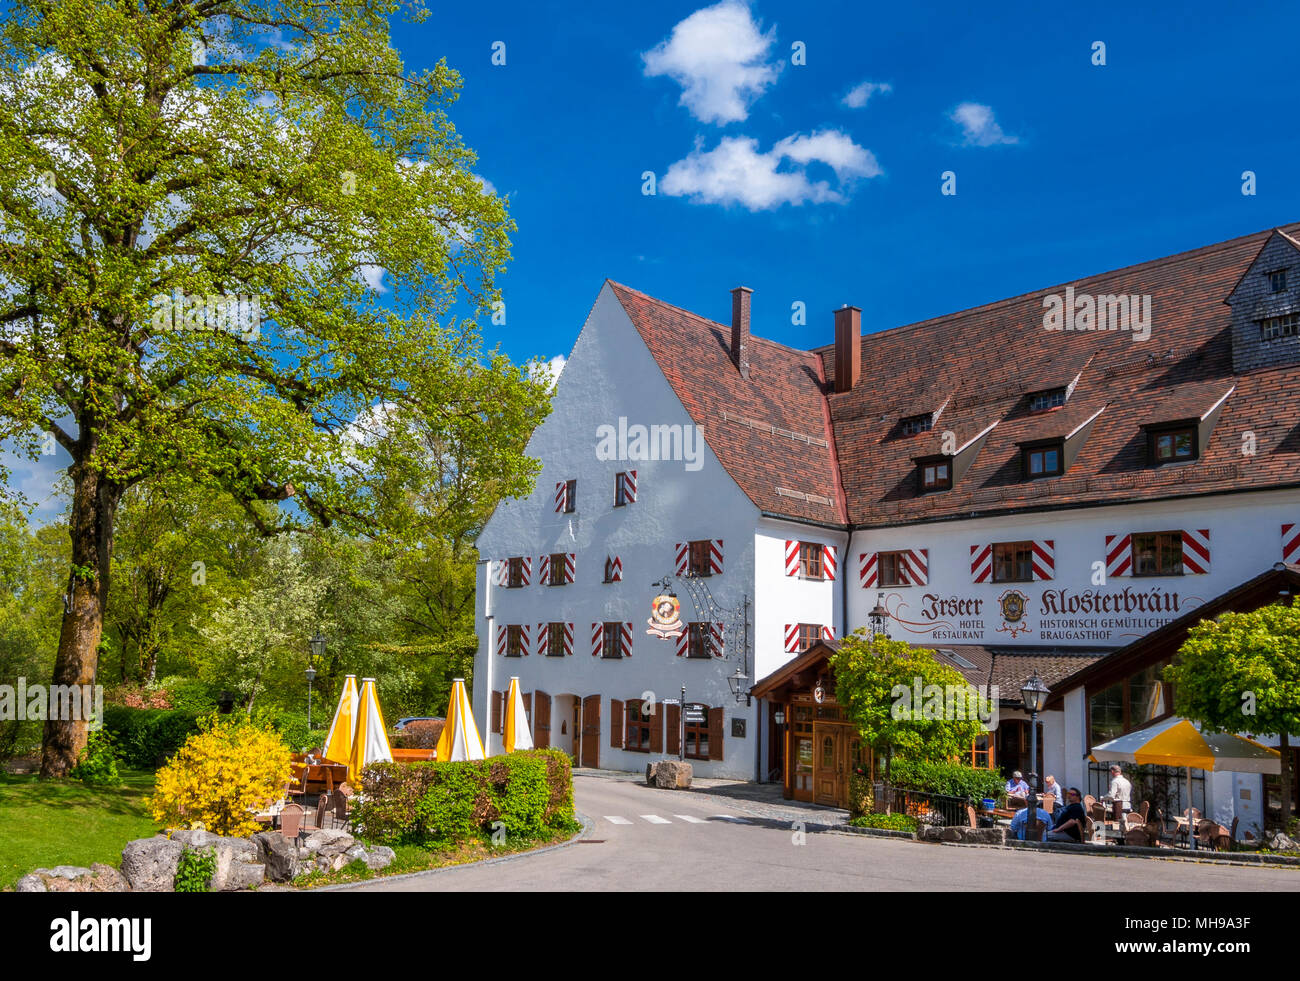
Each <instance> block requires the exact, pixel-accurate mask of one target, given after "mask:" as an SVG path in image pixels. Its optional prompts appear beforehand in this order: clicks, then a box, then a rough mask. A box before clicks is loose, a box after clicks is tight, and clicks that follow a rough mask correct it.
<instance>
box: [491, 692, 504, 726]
mask: <svg viewBox="0 0 1300 981" xmlns="http://www.w3.org/2000/svg"><path fill="white" fill-rule="evenodd" d="M504 697H505V693H504V692H499V691H494V692H493V693H492V731H493V732H500V731H501V703H502V701H503V700H504Z"/></svg>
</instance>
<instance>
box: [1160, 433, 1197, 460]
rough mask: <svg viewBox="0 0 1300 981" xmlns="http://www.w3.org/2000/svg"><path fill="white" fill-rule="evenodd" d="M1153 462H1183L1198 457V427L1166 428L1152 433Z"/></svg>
mask: <svg viewBox="0 0 1300 981" xmlns="http://www.w3.org/2000/svg"><path fill="white" fill-rule="evenodd" d="M1150 438H1151V462H1152V463H1155V464H1157V465H1159V464H1162V463H1181V462H1182V461H1184V460H1195V459H1196V427H1195V426H1184V427H1180V428H1178V429H1164V430H1160V431H1157V432H1153V433H1151V437H1150Z"/></svg>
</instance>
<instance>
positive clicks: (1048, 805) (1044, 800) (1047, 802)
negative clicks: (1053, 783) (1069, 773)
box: [1038, 794, 1056, 814]
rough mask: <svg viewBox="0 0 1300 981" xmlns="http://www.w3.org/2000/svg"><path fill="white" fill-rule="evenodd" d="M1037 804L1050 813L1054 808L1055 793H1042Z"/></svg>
mask: <svg viewBox="0 0 1300 981" xmlns="http://www.w3.org/2000/svg"><path fill="white" fill-rule="evenodd" d="M1038 806H1039V807H1041V808H1042V809H1043V810H1045V811H1046V812H1047V813H1048V814H1051V813H1052V812H1053V811H1055V810H1056V795H1055V794H1043V796H1042V797H1040V798H1039V800H1038Z"/></svg>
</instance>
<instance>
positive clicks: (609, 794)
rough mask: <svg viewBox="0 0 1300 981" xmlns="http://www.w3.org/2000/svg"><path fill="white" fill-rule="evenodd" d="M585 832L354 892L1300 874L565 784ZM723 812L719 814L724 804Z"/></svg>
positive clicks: (1287, 884) (1163, 883)
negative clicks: (940, 833) (841, 822)
mask: <svg viewBox="0 0 1300 981" xmlns="http://www.w3.org/2000/svg"><path fill="white" fill-rule="evenodd" d="M574 795H575V801H576V803H577V808H578V810H579V811H580V812H582V813H583V814H585V815H587V816H588V817H589V818H590V819H591V820H592V822H593V825H594V826H593V828H592V830H591V831H590V832H589V834H588V835H587V836H586V839H585V840H584V841H583V842H582V843H579V844H576V845H571V846H569V847H567V848H561V849H557V850H554V851H550V852H546V853H544V854H541V855H535V856H524V857H521V858H518V859H513V860H510V861H506V862H498V863H495V864H490V865H477V866H467V867H464V868H457V869H450V870H447V871H444V872H437V873H431V874H422V875H418V876H412V877H409V878H404V879H398V880H377V881H373V882H368V883H364V884H361V885H358V886H356V887H354V888H355V890H356V891H360V892H373V891H400V892H426V891H451V890H476V891H488V892H491V891H520V890H523V891H528V890H562V891H584V892H596V891H619V892H627V891H629V890H633V889H652V890H653V889H662V890H677V889H685V888H689V889H692V890H760V891H772V892H776V891H783V890H865V891H870V892H891V891H892V892H906V891H915V890H943V891H968V892H969V891H988V890H1018V889H1022V888H1024V886H1025V883H1026V882H1028V881H1039V882H1056V883H1058V884H1059V885H1060V886H1061V887H1062V888H1069V889H1073V890H1108V891H1120V892H1125V893H1127V892H1131V891H1133V890H1134V889H1135V887H1136V888H1139V889H1141V890H1143V891H1146V890H1153V891H1154V890H1177V891H1180V892H1198V891H1200V892H1216V891H1226V890H1247V891H1300V870H1294V869H1278V868H1248V867H1232V866H1222V865H1212V864H1209V863H1206V864H1199V863H1196V864H1193V863H1189V862H1170V861H1153V860H1147V859H1137V858H1101V857H1095V856H1086V855H1065V854H1057V853H1038V854H1034V853H1026V852H1022V851H1012V850H1009V849H1008V850H1002V849H995V848H970V847H965V848H963V847H954V846H945V845H929V844H921V843H919V842H913V841H906V840H897V839H886V838H874V837H865V836H862V835H850V834H844V833H836V832H812V831H809V832H806V833H805V834H804V836H803V844H796V841H797V840H798V835H797V834H796V833H795V831H794V830H793V829H792V826H791V824H790V823H789V822H786V821H777V820H771V819H765V818H762V817H758V816H756V814H755V811H757V810H761V809H742V807H743V805H741V806H736V802H729V801H727V800H726V799H725V798H720V799H716V800H711V799H709V798H708V797H705V796H704V795H701V794H694V793H690V794H686V793H675V792H673V791H667V790H653V789H651V788H649V787H646V786H644V785H643V784H640V783H633V782H629V781H621V780H611V779H608V778H601V777H592V776H584V775H581V774H579V775H578V776H576V777H575V778H574ZM729 804H730V805H731V806H728V805H729Z"/></svg>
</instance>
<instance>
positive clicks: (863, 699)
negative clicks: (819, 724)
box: [830, 628, 984, 771]
mask: <svg viewBox="0 0 1300 981" xmlns="http://www.w3.org/2000/svg"><path fill="white" fill-rule="evenodd" d="M830 664H831V669H832V670H833V671H834V673H835V697H836V699H837V700H838V701H839V703H840V704H841V705H842V706H844V708H845V711H846V712H847V714H848V717H849V719H850V720H851V721H852V722H854V723H855V724H856V725H857V727H858V730H859V731H860V732H861V733H862V738H863V739H864V740H865V741H866V742H867V743H868V744H869V745H870V746H871V748H872V750H873V752H874V753H875V754H876V756H877V757H878V758H883V759H884V760H885V768H886V770H887V771H888V770H889V768H890V766H891V762H890V761H891V758H892V757H894V756H907V757H910V758H912V759H926V760H950V759H952V758H953V757H955V756H957V755H958V754H959V753H961V752H963V751H966V750H969V748H970V745H971V743H972V742H973V741H974V740H975V739H976V738H978V737H979V736H980V735H981V734H982V733H983V732H984V728H983V726H982V725H981V723H980V721H979V719H978V718H952V719H948V718H944V717H942V715H940V717H938V718H926V716H927V715H929V714H930V713H929V712H922V708H923V706H910V703H909V708H910V709H911V711H909V712H908V713H907V714H906V715H905V716H901V715H900V713H899V712H898V711H897V710H896V705H897V703H898V702H899V700H900V698H901V697H904V695H906V696H908V697H910V694H911V693H912V692H913V690H914V688H915V686H916V685H917V684H918V683H919V684H920V686H921V688H922V690H923V691H924V690H925V689H926V688H927V687H928V686H932V685H934V686H938V688H939V689H940V690H944V691H946V690H947V689H948V687H949V686H954V687H955V688H957V689H960V690H961V691H962V692H966V691H968V690H969V689H970V686H969V683H968V682H967V681H966V679H965V678H964V677H962V675H961V673H960V672H959V671H957V670H956V669H955V668H950V667H948V666H947V665H944V664H941V663H939V661H938V660H937V659H936V656H935V652H934V651H931V650H927V649H925V648H919V647H912V646H910V645H908V644H905V643H903V642H902V641H898V640H890V639H889V638H887V637H883V636H876V637H874V638H868V637H867V636H866V634H865V632H864V631H863V630H862V629H861V628H859V629H858V630H857V631H855V632H854V633H852V634H850V635H849V636H847V637H845V638H844V641H843V643H842V644H841V645H840V649H839V650H838V651H836V653H835V654H834V655H832V657H831V659H830ZM964 707H965V706H964ZM966 714H969V713H966Z"/></svg>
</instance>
